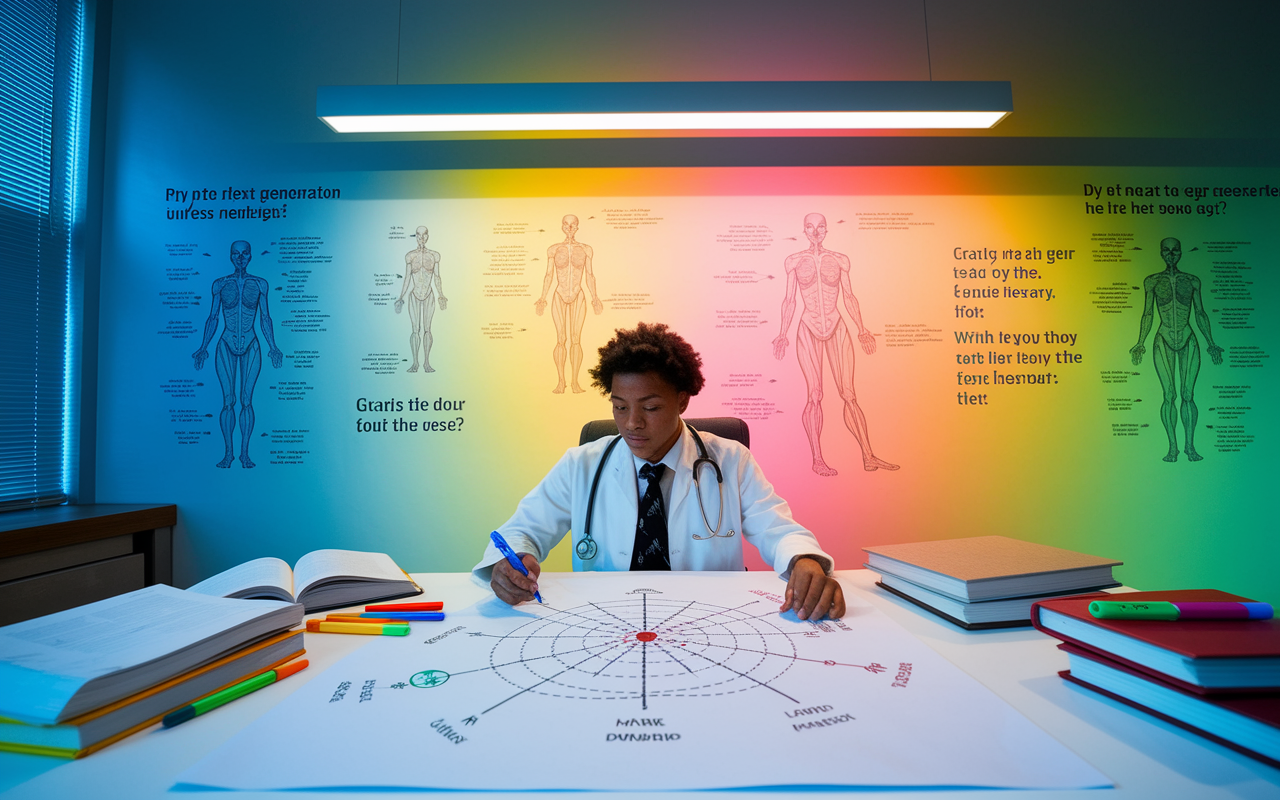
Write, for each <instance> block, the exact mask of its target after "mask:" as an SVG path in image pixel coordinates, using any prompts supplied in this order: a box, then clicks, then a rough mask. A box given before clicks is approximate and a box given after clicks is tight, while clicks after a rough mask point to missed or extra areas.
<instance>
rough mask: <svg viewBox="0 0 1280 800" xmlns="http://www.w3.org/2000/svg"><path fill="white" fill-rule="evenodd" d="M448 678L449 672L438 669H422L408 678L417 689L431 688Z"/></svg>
mask: <svg viewBox="0 0 1280 800" xmlns="http://www.w3.org/2000/svg"><path fill="white" fill-rule="evenodd" d="M447 680H449V673H447V672H445V671H444V670H439V669H424V670H423V671H422V672H419V673H418V674H417V675H414V676H413V677H412V678H410V679H409V684H410V685H412V686H416V687H418V688H419V689H431V688H433V687H436V686H440V685H442V684H443V683H444V682H445V681H447Z"/></svg>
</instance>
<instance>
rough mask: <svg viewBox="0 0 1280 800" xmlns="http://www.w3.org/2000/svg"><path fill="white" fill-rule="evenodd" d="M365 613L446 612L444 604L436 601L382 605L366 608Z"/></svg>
mask: <svg viewBox="0 0 1280 800" xmlns="http://www.w3.org/2000/svg"><path fill="white" fill-rule="evenodd" d="M364 610H365V611H444V603H443V602H442V601H439V600H435V601H433V602H430V603H382V604H380V605H373V606H365V607H364Z"/></svg>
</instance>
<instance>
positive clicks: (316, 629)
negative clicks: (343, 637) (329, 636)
mask: <svg viewBox="0 0 1280 800" xmlns="http://www.w3.org/2000/svg"><path fill="white" fill-rule="evenodd" d="M307 633H358V634H363V635H365V636H408V635H409V626H408V625H407V624H405V623H403V622H401V623H393V624H391V625H370V624H368V623H362V622H328V621H325V620H319V619H309V620H307Z"/></svg>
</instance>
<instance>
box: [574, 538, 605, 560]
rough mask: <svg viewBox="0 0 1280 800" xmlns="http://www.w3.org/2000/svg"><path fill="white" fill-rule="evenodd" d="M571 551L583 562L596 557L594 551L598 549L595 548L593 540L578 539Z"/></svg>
mask: <svg viewBox="0 0 1280 800" xmlns="http://www.w3.org/2000/svg"><path fill="white" fill-rule="evenodd" d="M573 549H574V552H576V553H577V554H578V558H580V559H582V560H583V561H590V560H591V559H593V558H595V557H596V551H597V550H598V549H599V548H597V547H596V540H595V539H579V540H578V543H577V544H576V545H574V547H573Z"/></svg>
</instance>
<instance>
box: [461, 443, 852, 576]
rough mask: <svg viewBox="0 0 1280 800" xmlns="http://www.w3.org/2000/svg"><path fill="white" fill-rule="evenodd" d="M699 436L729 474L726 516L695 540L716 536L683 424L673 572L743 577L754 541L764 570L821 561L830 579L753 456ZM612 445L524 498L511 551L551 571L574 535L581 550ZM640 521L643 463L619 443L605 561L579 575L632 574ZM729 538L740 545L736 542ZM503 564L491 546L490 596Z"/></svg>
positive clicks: (671, 543)
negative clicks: (801, 560) (557, 550)
mask: <svg viewBox="0 0 1280 800" xmlns="http://www.w3.org/2000/svg"><path fill="white" fill-rule="evenodd" d="M699 434H700V435H701V436H702V441H703V442H704V443H705V444H706V447H707V451H708V453H709V454H710V456H711V457H712V458H713V459H715V460H716V462H718V463H719V464H720V470H721V472H722V473H723V474H724V491H723V495H722V496H723V497H724V506H725V507H724V515H723V519H722V520H721V522H720V527H719V529H718V530H717V531H716V532H717V534H719V535H717V536H715V537H713V538H703V539H702V540H696V539H694V538H693V536H694V534H697V535H698V536H701V537H707V536H708V532H707V527H706V524H705V523H704V522H703V517H702V512H701V511H700V509H699V507H698V497H697V495H696V494H695V493H694V492H695V485H694V481H693V462H694V461H695V460H696V459H697V458H698V445H697V443H696V442H695V441H694V440H693V435H692V434H690V433H689V429H688V428H687V427H685V426H684V425H683V422H682V423H681V438H680V441H678V442H677V443H676V444H675V445H674V447H679V448H681V452H680V459H679V465H678V466H677V467H676V469H675V473H674V476H673V480H672V485H671V497H670V502H669V504H668V511H667V530H668V549H669V551H670V557H671V569H672V570H737V571H741V570H742V569H743V560H742V542H743V540H744V539H745V540H746V541H748V542H750V543H751V544H753V545H755V547H756V549H758V550H759V551H760V554H761V556H762V557H763V558H764V560H765V561H766V562H767V563H768V564H770V565H771V566H772V567H773V569H774V571H775V572H777V573H778V574H779V575H781V576H782V577H783V578H784V579H785V578H786V577H787V576H788V573H789V571H790V565H791V562H792V560H793V559H794V558H795V557H796V556H801V555H813V556H817V557H818V560H819V561H820V562H821V563H822V564H823V567H824V568H825V569H826V572H827V574H828V575H829V574H831V569H832V564H833V562H832V559H831V557H830V556H829V555H827V554H826V553H824V552H823V551H822V548H821V546H819V544H818V540H817V539H816V538H815V537H814V535H813V534H812V533H810V532H809V531H808V530H807V529H806V528H804V527H803V526H801V525H800V524H798V523H797V522H796V521H795V520H794V519H792V518H791V509H790V507H788V505H787V502H786V501H785V500H783V499H782V498H781V497H779V496H778V495H777V494H776V493H775V492H774V491H773V486H772V485H771V484H770V483H769V481H768V480H767V479H766V478H765V476H764V472H763V471H761V469H760V466H759V465H758V464H757V463H756V460H755V459H754V458H753V457H752V456H751V451H750V450H748V449H747V448H746V447H744V446H743V445H741V444H740V443H738V442H736V441H733V440H732V439H721V438H720V437H718V436H713V435H712V434H709V433H703V432H701V431H699ZM613 439H614V437H612V436H606V437H604V438H601V439H597V440H596V441H594V442H588V443H587V444H584V445H582V446H580V447H574V448H571V449H569V450H568V451H567V452H566V453H565V454H564V456H563V457H562V458H561V459H560V461H559V462H558V463H557V464H556V465H555V466H554V467H552V469H551V471H550V472H549V473H547V475H546V477H544V478H543V479H542V481H541V482H539V483H538V485H537V486H535V487H534V488H533V491H531V492H529V494H527V495H525V498H524V499H523V500H521V501H520V504H519V506H517V507H516V512H515V513H514V514H513V515H512V516H511V519H509V520H507V521H506V523H505V524H503V525H502V527H501V528H499V529H498V530H499V531H500V532H501V533H502V535H503V536H504V537H505V538H506V540H507V543H508V544H510V545H511V549H512V550H514V551H516V552H517V553H521V552H524V553H532V554H533V555H534V556H536V557H537V559H538V561H542V560H543V559H545V558H546V557H547V554H548V553H550V552H551V548H553V547H555V545H556V544H557V543H558V542H559V541H560V540H561V539H562V538H563V537H564V535H565V534H566V533H568V532H569V531H572V532H573V543H574V545H576V544H577V543H578V542H579V541H580V540H581V538H582V531H583V530H584V527H585V521H586V516H587V498H588V495H589V494H590V492H591V481H592V479H593V478H594V477H595V472H596V468H597V467H598V466H599V465H600V458H601V456H602V455H603V454H604V451H605V448H606V447H608V446H609V443H610V442H611V441H613ZM699 478H700V480H701V482H702V498H703V503H704V504H705V505H706V510H707V521H708V522H709V523H710V524H712V525H714V524H715V522H716V516H717V512H718V508H719V500H718V499H717V491H716V478H715V470H714V469H712V468H711V467H710V466H709V465H707V464H704V465H702V467H701V473H700V475H699ZM638 513H639V493H638V491H637V479H636V470H635V466H634V462H633V459H632V456H631V451H630V450H629V449H627V444H626V442H619V443H618V446H617V447H615V448H613V452H612V453H610V454H609V461H608V463H607V464H606V465H605V468H604V473H603V474H602V475H601V476H600V487H599V489H598V490H597V493H596V502H595V511H594V512H593V517H594V519H593V521H592V524H591V536H592V538H593V539H595V541H596V545H597V553H596V556H595V558H591V559H587V560H583V559H580V558H579V557H578V554H577V551H576V550H575V551H574V553H573V569H574V571H575V572H577V571H583V570H597V571H606V570H611V571H626V570H629V569H630V568H631V550H632V547H633V545H634V544H635V535H636V515H637V514H638ZM730 531H734V532H735V535H733V536H729V532H730ZM501 560H502V554H501V553H499V552H498V550H497V548H495V547H494V546H493V545H492V544H490V545H489V546H488V548H487V549H486V550H485V553H484V558H482V559H481V560H480V563H479V564H477V565H476V566H475V567H474V569H473V570H472V575H473V576H474V577H475V579H476V580H477V581H478V582H480V583H482V584H483V585H485V586H488V585H489V580H490V578H491V577H492V574H493V565H494V564H496V563H497V562H499V561H501Z"/></svg>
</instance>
